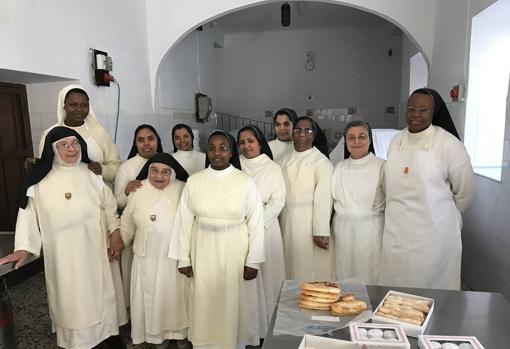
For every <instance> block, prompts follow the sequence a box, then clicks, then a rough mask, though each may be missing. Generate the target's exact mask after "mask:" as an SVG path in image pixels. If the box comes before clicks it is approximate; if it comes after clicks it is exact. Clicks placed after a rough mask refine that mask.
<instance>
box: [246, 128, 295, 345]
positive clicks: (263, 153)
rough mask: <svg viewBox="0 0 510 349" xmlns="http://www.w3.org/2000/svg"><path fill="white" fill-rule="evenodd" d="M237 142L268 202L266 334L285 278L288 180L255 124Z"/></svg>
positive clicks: (261, 295)
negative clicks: (284, 212) (283, 219)
mask: <svg viewBox="0 0 510 349" xmlns="http://www.w3.org/2000/svg"><path fill="white" fill-rule="evenodd" d="M237 141H238V143H239V147H240V148H241V153H242V156H241V158H240V159H241V169H242V170H243V172H244V173H246V174H248V175H250V176H251V177H252V178H253V179H254V180H255V183H256V185H257V189H258V190H259V193H260V196H261V199H262V203H263V205H264V252H265V256H266V261H265V262H264V263H263V264H262V267H261V270H260V272H261V274H262V275H261V278H260V277H259V278H258V279H259V280H260V279H261V281H262V284H263V285H262V286H261V285H260V283H259V285H258V286H259V287H258V289H257V291H258V300H259V309H260V311H261V312H260V314H259V320H260V334H261V337H265V335H266V332H267V329H268V324H269V322H270V321H271V316H272V315H273V310H274V307H275V304H276V301H277V299H278V295H279V293H280V288H281V285H282V283H283V280H285V262H284V257H283V244H282V234H281V231H280V223H279V222H278V215H279V214H280V212H281V210H282V208H283V205H285V181H284V180H283V175H282V170H281V169H280V166H278V164H276V163H275V162H274V161H272V153H271V149H270V148H269V146H268V144H267V141H266V139H265V137H264V134H263V133H262V131H261V130H260V129H259V128H258V127H257V126H253V125H249V126H245V127H243V128H242V129H241V130H239V133H238V136H237Z"/></svg>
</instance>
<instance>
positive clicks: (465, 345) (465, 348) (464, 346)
mask: <svg viewBox="0 0 510 349" xmlns="http://www.w3.org/2000/svg"><path fill="white" fill-rule="evenodd" d="M459 349H475V347H473V346H472V345H471V344H469V343H462V344H461V345H459Z"/></svg>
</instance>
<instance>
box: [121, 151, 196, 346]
mask: <svg viewBox="0 0 510 349" xmlns="http://www.w3.org/2000/svg"><path fill="white" fill-rule="evenodd" d="M187 177H188V174H187V173H186V171H185V170H184V169H183V168H182V166H181V165H179V163H178V162H177V161H176V160H175V159H174V158H173V157H172V156H171V155H169V154H167V153H158V154H156V155H154V156H153V157H152V158H151V159H150V160H149V161H147V163H146V164H145V165H144V167H143V168H142V170H141V171H140V174H139V175H138V177H137V179H138V180H140V181H141V182H142V187H141V188H139V189H138V190H137V191H135V192H133V193H131V195H129V198H128V204H127V206H126V208H125V210H124V212H123V214H122V218H121V235H122V240H123V241H124V244H126V245H130V244H131V242H133V252H134V254H135V256H134V259H133V267H132V275H131V303H130V304H131V338H132V339H133V344H139V343H142V342H147V343H153V344H161V343H163V342H164V341H166V340H169V339H177V340H184V339H185V338H186V335H187V327H188V313H187V297H188V292H189V289H188V280H186V276H184V275H182V274H180V273H179V272H178V270H177V261H176V260H174V259H170V258H168V246H169V244H170V236H171V233H172V225H173V223H174V218H175V213H176V210H177V206H178V204H179V200H180V198H181V193H182V189H183V187H184V181H186V180H187ZM180 344H184V346H185V341H184V343H180Z"/></svg>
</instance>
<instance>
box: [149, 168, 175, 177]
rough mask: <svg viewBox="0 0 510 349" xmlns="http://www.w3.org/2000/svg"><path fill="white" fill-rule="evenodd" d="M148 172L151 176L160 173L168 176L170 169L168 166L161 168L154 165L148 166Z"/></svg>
mask: <svg viewBox="0 0 510 349" xmlns="http://www.w3.org/2000/svg"><path fill="white" fill-rule="evenodd" d="M149 173H150V174H151V175H153V176H157V175H159V174H160V175H162V176H170V175H171V174H172V170H170V169H169V168H164V169H162V170H159V169H157V168H156V167H151V168H149Z"/></svg>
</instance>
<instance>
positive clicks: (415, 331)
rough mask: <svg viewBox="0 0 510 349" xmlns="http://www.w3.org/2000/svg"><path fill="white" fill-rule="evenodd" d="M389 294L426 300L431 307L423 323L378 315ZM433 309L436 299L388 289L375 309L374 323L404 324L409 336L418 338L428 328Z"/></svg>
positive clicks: (403, 326)
mask: <svg viewBox="0 0 510 349" xmlns="http://www.w3.org/2000/svg"><path fill="white" fill-rule="evenodd" d="M388 296H397V297H402V298H407V299H410V300H420V301H426V302H427V304H428V305H429V307H430V308H429V311H428V313H427V314H426V316H425V317H424V320H423V322H422V323H421V325H417V324H413V323H410V322H406V321H401V320H397V319H390V318H388V317H384V316H381V315H378V312H379V308H381V307H382V306H383V304H384V302H385V300H386V298H388ZM433 311H434V300H433V299H432V298H427V297H422V296H417V295H414V294H409V293H403V292H398V291H392V290H390V291H388V293H386V296H384V299H383V300H382V301H381V303H379V305H378V306H377V308H376V309H375V311H374V315H373V316H372V322H373V323H383V324H395V325H400V326H402V328H403V329H404V331H405V332H406V334H407V335H408V336H409V337H414V338H418V336H419V335H421V334H422V333H423V332H424V331H425V329H426V328H427V325H428V323H429V320H430V317H431V316H432V313H433Z"/></svg>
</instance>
